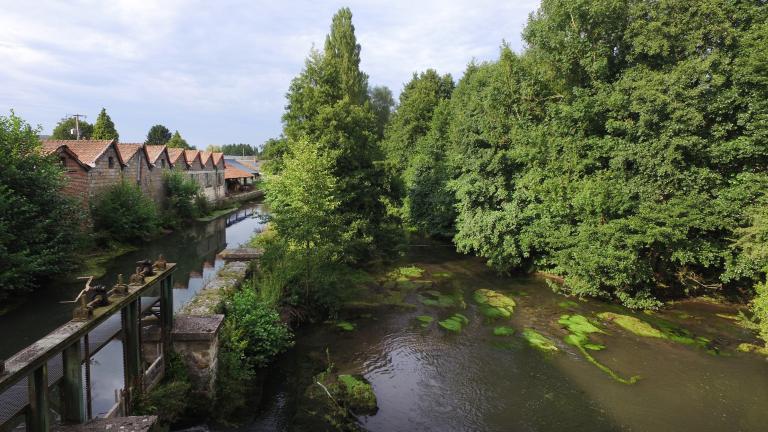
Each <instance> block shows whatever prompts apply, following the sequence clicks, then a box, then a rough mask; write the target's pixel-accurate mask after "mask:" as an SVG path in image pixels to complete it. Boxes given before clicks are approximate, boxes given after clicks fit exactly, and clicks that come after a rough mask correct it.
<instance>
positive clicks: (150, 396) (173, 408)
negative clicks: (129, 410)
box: [133, 352, 192, 424]
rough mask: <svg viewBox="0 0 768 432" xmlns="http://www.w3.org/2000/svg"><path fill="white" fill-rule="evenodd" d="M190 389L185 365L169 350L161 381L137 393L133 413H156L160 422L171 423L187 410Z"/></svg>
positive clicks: (190, 385)
mask: <svg viewBox="0 0 768 432" xmlns="http://www.w3.org/2000/svg"><path fill="white" fill-rule="evenodd" d="M191 391H192V384H191V382H190V380H189V374H188V373H187V367H186V365H185V364H184V362H183V361H182V359H181V357H180V356H179V355H178V354H177V353H175V352H171V353H170V358H169V367H168V370H167V371H166V374H165V377H164V378H163V381H162V382H161V383H160V384H159V385H158V386H157V387H155V388H154V389H152V390H151V391H149V392H148V393H142V394H140V395H139V397H138V398H137V399H136V400H135V401H134V406H133V413H134V414H137V415H157V416H158V418H159V420H160V422H161V423H163V424H172V423H174V422H176V421H178V420H179V419H180V418H181V417H182V415H183V414H184V413H185V411H187V408H188V406H189V403H190V400H191V397H190V396H191Z"/></svg>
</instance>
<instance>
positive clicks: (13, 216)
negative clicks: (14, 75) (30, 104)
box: [0, 112, 85, 303]
mask: <svg viewBox="0 0 768 432" xmlns="http://www.w3.org/2000/svg"><path fill="white" fill-rule="evenodd" d="M38 132H39V131H37V130H34V129H32V128H31V127H30V126H29V124H27V123H26V122H25V121H24V120H22V119H20V118H19V117H16V115H15V114H14V113H13V112H11V114H10V116H8V117H3V116H0V167H2V168H1V169H0V303H2V302H3V301H5V300H6V299H7V298H9V297H12V296H17V295H19V294H25V293H29V292H31V291H32V290H33V289H34V288H35V287H37V286H39V285H40V283H41V281H42V280H44V279H46V278H49V277H51V276H52V275H54V274H57V273H60V272H62V271H64V270H68V269H71V268H72V263H73V258H72V257H73V252H74V251H75V250H76V249H77V247H78V246H79V244H80V242H81V241H82V240H83V238H84V236H83V229H82V228H83V223H84V216H85V215H84V213H83V211H82V210H81V208H80V206H79V205H78V204H79V203H77V202H76V201H74V200H73V199H71V198H68V197H66V196H65V195H62V193H61V190H62V187H63V186H64V184H65V181H66V178H65V176H64V175H63V172H62V169H61V166H60V164H59V162H58V159H57V158H56V157H55V156H51V157H45V156H43V155H42V154H41V152H40V140H39V139H38V136H37V134H38Z"/></svg>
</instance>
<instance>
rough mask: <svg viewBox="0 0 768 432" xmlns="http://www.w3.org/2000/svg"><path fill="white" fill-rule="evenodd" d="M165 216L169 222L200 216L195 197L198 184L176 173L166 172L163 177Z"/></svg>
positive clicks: (198, 188)
mask: <svg viewBox="0 0 768 432" xmlns="http://www.w3.org/2000/svg"><path fill="white" fill-rule="evenodd" d="M164 181H165V194H166V197H167V200H166V206H167V207H166V215H167V217H168V218H169V219H171V222H174V223H175V222H179V221H184V220H190V219H194V218H196V217H198V216H200V209H199V208H198V206H197V197H198V194H199V193H200V184H198V183H197V182H196V181H194V180H192V179H191V178H189V177H187V176H186V175H184V174H182V173H181V172H178V171H170V172H166V174H165V176H164Z"/></svg>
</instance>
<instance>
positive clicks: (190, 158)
mask: <svg viewBox="0 0 768 432" xmlns="http://www.w3.org/2000/svg"><path fill="white" fill-rule="evenodd" d="M184 156H185V157H186V158H187V163H189V165H192V163H193V162H194V161H195V159H198V160H199V159H200V152H199V151H197V150H184ZM200 164H202V162H200Z"/></svg>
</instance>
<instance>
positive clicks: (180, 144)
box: [166, 131, 195, 150]
mask: <svg viewBox="0 0 768 432" xmlns="http://www.w3.org/2000/svg"><path fill="white" fill-rule="evenodd" d="M166 145H167V146H168V147H172V148H183V149H187V150H194V149H195V147H194V146H191V145H189V143H188V142H187V140H185V139H184V138H182V137H181V134H180V133H179V131H175V132H174V133H173V136H171V139H169V140H168V142H167V143H166Z"/></svg>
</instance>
